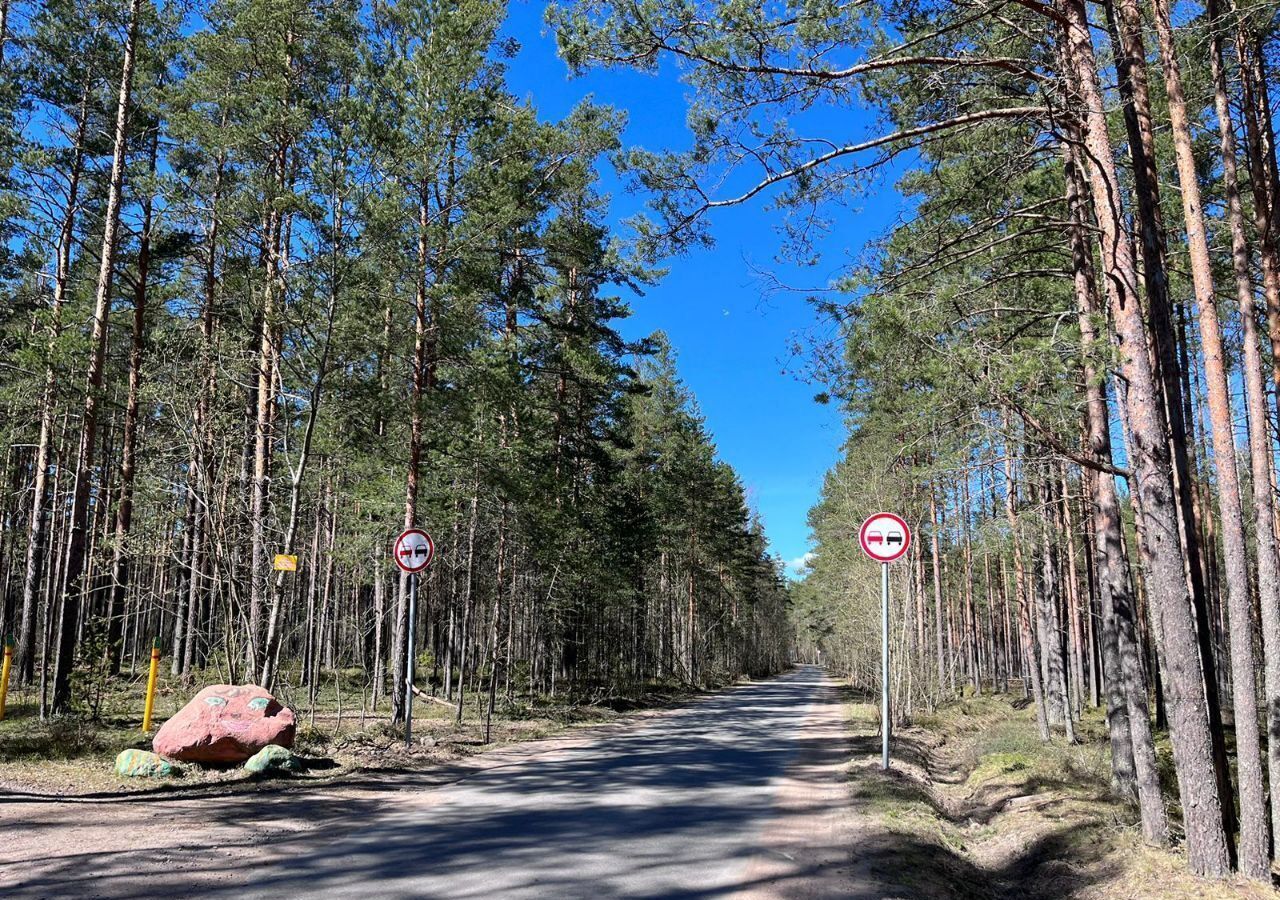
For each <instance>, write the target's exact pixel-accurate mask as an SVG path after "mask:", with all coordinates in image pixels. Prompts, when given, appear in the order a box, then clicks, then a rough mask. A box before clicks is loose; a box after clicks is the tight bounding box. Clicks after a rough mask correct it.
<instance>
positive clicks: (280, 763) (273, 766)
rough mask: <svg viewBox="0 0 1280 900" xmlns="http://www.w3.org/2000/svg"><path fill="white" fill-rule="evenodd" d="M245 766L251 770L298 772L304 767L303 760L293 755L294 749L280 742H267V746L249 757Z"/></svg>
mask: <svg viewBox="0 0 1280 900" xmlns="http://www.w3.org/2000/svg"><path fill="white" fill-rule="evenodd" d="M244 767H245V770H246V771H249V772H266V771H269V770H279V771H283V772H296V771H298V770H299V769H301V768H302V761H301V760H299V759H298V757H296V756H294V755H293V751H291V750H289V749H288V748H286V747H281V746H280V745H279V744H267V746H265V747H263V748H262V749H261V750H259V751H258V752H257V753H255V754H253V756H251V757H249V761H248V762H247V763H245V764H244Z"/></svg>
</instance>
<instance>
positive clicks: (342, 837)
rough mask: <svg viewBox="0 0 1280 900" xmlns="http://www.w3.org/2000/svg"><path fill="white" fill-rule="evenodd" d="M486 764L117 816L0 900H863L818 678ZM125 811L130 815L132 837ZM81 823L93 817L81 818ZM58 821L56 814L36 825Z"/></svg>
mask: <svg viewBox="0 0 1280 900" xmlns="http://www.w3.org/2000/svg"><path fill="white" fill-rule="evenodd" d="M485 757H489V759H488V760H487V762H486V763H485V764H483V766H482V767H480V768H478V769H476V770H474V771H471V772H466V773H463V774H462V775H461V776H460V777H458V778H457V779H456V780H454V781H452V782H448V783H444V784H438V783H437V784H429V783H424V782H422V781H421V780H420V779H415V778H414V777H412V776H403V777H402V778H400V779H394V780H392V781H389V782H385V783H381V784H379V785H378V786H377V788H376V790H358V791H354V792H352V791H340V790H339V791H333V792H331V793H329V794H327V795H321V796H309V797H301V798H300V797H297V796H289V795H287V794H286V795H283V796H279V797H275V798H267V799H264V798H239V799H233V798H225V799H221V798H220V799H212V800H210V799H206V800H202V801H198V802H196V801H186V802H184V803H183V804H179V805H173V804H171V805H170V806H168V807H164V806H158V805H157V804H155V803H145V802H142V801H137V802H130V803H127V804H121V805H119V806H121V807H124V808H126V819H125V820H124V821H121V823H120V826H119V828H118V829H112V831H113V833H114V834H115V835H116V836H117V838H118V841H111V840H106V841H105V842H104V841H103V840H102V839H98V843H99V845H98V846H84V847H78V848H72V852H62V853H55V852H50V853H48V854H43V855H41V854H37V855H36V858H35V859H34V860H30V858H28V860H26V861H24V862H25V863H26V864H23V865H22V869H23V872H22V876H20V877H19V878H18V879H16V883H15V881H14V880H10V878H9V877H6V876H5V874H4V873H2V872H0V885H3V884H5V883H6V882H7V883H8V884H9V885H10V890H4V891H0V893H3V894H4V895H5V896H24V897H26V896H40V897H94V896H99V897H134V896H136V897H144V896H147V897H183V896H200V897H306V898H410V897H422V898H529V897H539V898H542V897H554V898H611V897H663V898H676V897H691V898H692V897H727V896H735V897H839V896H848V895H851V894H853V893H858V891H857V890H855V889H852V888H853V885H851V884H849V883H847V882H848V880H849V879H851V878H853V877H854V876H853V874H852V871H851V869H850V867H849V866H848V861H849V854H850V851H849V849H848V847H847V846H843V845H842V839H841V833H842V817H843V813H844V807H845V799H846V795H845V788H844V786H843V784H842V781H841V777H840V766H841V763H842V761H843V760H844V759H846V758H847V744H846V736H845V732H844V729H843V726H842V717H841V710H840V705H839V700H838V697H837V695H836V693H835V691H834V689H833V688H832V686H831V685H830V683H829V682H828V681H827V680H826V679H825V677H824V676H823V674H822V672H821V671H820V670H818V669H816V668H813V667H802V668H800V669H797V670H795V671H793V672H791V673H788V674H786V675H784V676H782V677H780V678H777V679H774V680H772V681H767V682H761V683H755V684H750V685H745V686H740V687H737V688H734V689H731V690H728V691H725V692H723V693H720V694H716V695H714V696H711V697H709V698H706V699H703V700H700V701H698V702H696V703H693V704H691V705H690V706H687V707H683V708H681V709H677V710H674V711H671V712H668V713H663V714H660V715H657V716H654V717H651V718H648V719H645V720H643V721H642V722H640V723H637V724H635V725H632V726H629V727H626V728H622V729H613V730H609V731H606V732H605V733H603V734H598V735H589V736H587V737H584V738H578V739H574V740H570V741H560V742H551V743H549V744H546V745H543V746H538V745H523V746H522V747H521V748H517V749H513V750H511V751H510V752H508V751H498V752H496V753H494V754H485ZM202 804H203V812H202ZM127 807H137V812H136V823H135V824H136V828H135V830H134V831H133V834H134V837H135V838H136V839H134V840H130V837H129V835H130V827H131V826H130V824H129V821H128V818H127ZM210 807H213V808H212V809H210ZM85 814H86V815H90V816H91V815H93V812H92V807H86V808H85ZM112 814H113V815H115V816H120V815H121V810H120V809H119V808H117V809H113V810H112ZM6 818H9V817H7V816H6ZM32 818H33V817H31V816H27V817H26V821H27V824H34V825H35V827H41V822H40V813H39V811H37V814H36V815H35V817H34V818H35V820H36V821H35V822H34V823H32V822H31V819H32ZM56 820H57V817H56V816H52V817H51V818H50V819H49V821H48V822H46V823H45V825H44V827H47V828H52V827H54V825H55V823H56ZM9 824H17V823H15V822H14V821H13V820H12V819H9ZM18 827H21V825H19V826H18ZM8 828H9V825H5V827H4V830H5V831H7V830H8ZM86 833H88V832H86ZM117 843H118V846H117V845H116V844H117ZM63 844H64V845H65V842H63ZM6 857H7V859H8V862H11V863H16V862H18V860H17V859H14V858H13V857H12V856H8V855H7V854H5V853H4V850H3V847H0V869H2V868H4V867H5V866H4V864H5V862H6ZM14 871H15V870H14V869H10V870H9V872H8V876H12V875H13V874H14ZM23 876H25V877H23Z"/></svg>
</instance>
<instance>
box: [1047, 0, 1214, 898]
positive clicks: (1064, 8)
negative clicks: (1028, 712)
mask: <svg viewBox="0 0 1280 900" xmlns="http://www.w3.org/2000/svg"><path fill="white" fill-rule="evenodd" d="M1057 9H1058V10H1060V11H1061V13H1062V16H1063V19H1064V22H1063V28H1064V32H1065V34H1064V36H1065V39H1066V51H1067V54H1066V55H1067V58H1068V59H1069V61H1070V64H1071V72H1070V73H1069V76H1070V80H1071V82H1072V83H1073V86H1074V87H1075V89H1076V92H1077V94H1078V96H1079V98H1080V101H1081V103H1080V105H1081V107H1082V109H1081V112H1082V118H1083V121H1082V125H1083V128H1084V144H1085V149H1086V151H1087V157H1086V158H1087V160H1088V163H1089V187H1090V192H1091V194H1092V196H1093V205H1094V211H1095V215H1096V218H1097V223H1098V230H1099V233H1100V235H1099V236H1100V242H1101V248H1102V263H1103V270H1104V275H1105V283H1106V286H1107V294H1108V300H1109V302H1110V305H1111V312H1112V319H1113V322H1114V327H1115V331H1116V337H1117V339H1118V344H1119V347H1118V349H1119V354H1120V375H1121V377H1123V378H1124V380H1125V381H1126V382H1127V385H1128V390H1127V393H1126V406H1127V407H1128V410H1127V412H1128V422H1129V429H1130V436H1131V441H1130V447H1129V450H1130V459H1131V465H1132V467H1133V469H1134V476H1135V482H1136V484H1135V487H1136V490H1135V494H1136V495H1138V497H1139V498H1140V501H1141V505H1142V509H1143V515H1144V517H1145V519H1146V524H1147V526H1148V527H1146V528H1144V529H1143V533H1142V540H1141V542H1140V551H1141V556H1142V560H1143V564H1144V568H1145V571H1146V575H1147V587H1148V590H1149V592H1150V596H1151V600H1152V603H1153V604H1154V605H1155V606H1156V608H1157V612H1158V615H1159V618H1160V624H1161V630H1162V632H1163V638H1164V642H1163V646H1162V648H1161V650H1162V652H1161V664H1162V665H1163V667H1164V670H1165V678H1164V687H1165V691H1166V693H1167V694H1168V699H1169V714H1170V718H1171V720H1172V724H1173V752H1174V761H1175V764H1176V766H1177V771H1178V787H1179V793H1180V794H1181V799H1182V808H1183V812H1184V816H1185V823H1186V834H1187V855H1188V859H1189V862H1190V865H1191V868H1192V870H1193V871H1195V872H1196V873H1197V874H1201V875H1210V876H1224V875H1226V874H1227V873H1228V872H1229V871H1230V868H1231V857H1230V850H1229V847H1228V843H1227V835H1226V831H1225V829H1224V828H1223V821H1222V815H1223V802H1222V798H1221V796H1220V795H1219V789H1218V780H1217V774H1216V772H1215V766H1214V760H1213V738H1212V735H1211V734H1210V729H1209V716H1208V712H1207V710H1206V708H1205V703H1206V698H1205V685H1204V669H1203V665H1202V663H1201V659H1200V652H1199V647H1198V645H1197V642H1196V623H1195V618H1194V615H1193V613H1192V607H1191V597H1190V596H1189V592H1188V589H1187V580H1186V574H1185V569H1184V566H1185V564H1186V560H1185V558H1184V556H1183V551H1182V546H1181V544H1180V542H1179V540H1178V533H1179V531H1178V514H1177V509H1176V507H1175V503H1174V497H1173V476H1172V467H1171V462H1170V458H1169V440H1168V434H1167V432H1166V429H1165V423H1164V416H1163V414H1162V410H1161V404H1160V394H1159V388H1158V385H1157V383H1156V380H1155V377H1154V374H1153V372H1152V371H1151V362H1150V358H1149V357H1148V355H1147V347H1148V344H1149V336H1148V333H1147V328H1146V323H1145V322H1144V321H1143V319H1142V310H1141V306H1140V304H1139V300H1138V282H1137V271H1136V267H1135V265H1134V259H1133V254H1132V250H1131V244H1130V241H1129V235H1128V232H1127V229H1126V226H1125V223H1124V219H1123V216H1122V212H1121V209H1120V198H1121V197H1122V195H1123V194H1122V190H1121V185H1120V179H1119V177H1118V175H1117V173H1116V169H1115V157H1114V155H1113V150H1112V147H1111V138H1110V136H1109V135H1108V133H1107V121H1106V107H1105V103H1104V100H1103V97H1102V90H1101V88H1100V86H1099V81H1098V72H1097V63H1096V60H1095V57H1094V52H1093V40H1092V37H1091V36H1090V34H1089V23H1088V18H1087V15H1086V13H1085V7H1084V3H1083V2H1082V0H1059V2H1058V6H1057Z"/></svg>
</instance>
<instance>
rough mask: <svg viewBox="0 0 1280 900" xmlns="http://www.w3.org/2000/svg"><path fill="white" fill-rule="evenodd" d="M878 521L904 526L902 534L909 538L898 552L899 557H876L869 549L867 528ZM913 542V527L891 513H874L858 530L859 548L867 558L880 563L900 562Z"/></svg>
mask: <svg viewBox="0 0 1280 900" xmlns="http://www.w3.org/2000/svg"><path fill="white" fill-rule="evenodd" d="M876 519H893V521H895V522H897V523H898V524H899V525H901V526H902V533H903V534H905V535H906V536H907V540H906V543H904V544H903V545H902V549H901V550H899V551H898V553H897V555H895V556H891V557H889V558H888V559H886V558H884V557H883V556H876V555H875V554H874V553H872V552H871V551H870V550H868V549H867V541H866V534H867V526H868V525H870V524H871V523H872V522H873V521H875V520H876ZM912 540H913V538H912V535H911V526H910V525H908V524H907V523H906V521H905V520H904V519H903V518H902V517H901V516H899V515H897V514H895V513H891V512H878V513H872V514H871V515H869V516H867V518H866V521H864V522H863V523H862V527H861V528H859V529H858V546H860V547H861V548H862V552H863V553H865V554H867V556H869V557H870V558H871V559H873V560H875V561H876V562H878V563H891V562H897V561H898V560H900V559H902V557H904V556H906V554H907V551H908V550H910V549H911V541H912Z"/></svg>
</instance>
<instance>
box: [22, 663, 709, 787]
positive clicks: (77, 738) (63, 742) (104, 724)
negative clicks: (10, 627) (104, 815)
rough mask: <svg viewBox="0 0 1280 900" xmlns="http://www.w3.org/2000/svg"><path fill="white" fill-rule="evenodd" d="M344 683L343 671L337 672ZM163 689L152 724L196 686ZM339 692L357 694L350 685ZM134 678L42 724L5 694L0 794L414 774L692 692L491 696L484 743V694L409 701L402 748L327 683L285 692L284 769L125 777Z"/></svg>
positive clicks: (31, 708)
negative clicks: (290, 751)
mask: <svg viewBox="0 0 1280 900" xmlns="http://www.w3.org/2000/svg"><path fill="white" fill-rule="evenodd" d="M343 680H344V681H345V680H346V679H345V678H344V679H343ZM199 687H200V684H199V683H196V684H193V685H192V686H190V687H184V686H182V685H177V684H174V685H170V686H168V687H167V688H166V689H165V690H163V691H162V692H161V693H160V694H159V695H158V696H157V701H156V703H157V713H156V721H157V723H162V722H163V721H164V720H165V719H166V718H167V717H168V716H170V715H172V714H173V713H175V712H176V711H177V710H178V709H180V708H181V707H182V705H183V703H184V702H185V701H186V700H187V699H189V697H191V696H193V695H194V694H195V693H196V691H197V690H199ZM352 687H354V688H355V690H349V691H348V692H347V697H348V698H350V697H351V696H356V697H358V698H359V697H361V696H362V695H361V694H360V693H359V686H358V685H352ZM137 691H138V685H137V684H136V683H135V680H132V679H123V680H122V681H121V682H120V683H119V684H118V685H116V686H115V687H114V688H113V690H111V691H110V692H108V694H107V697H106V699H105V701H104V703H103V704H102V705H101V707H100V708H99V709H98V710H96V712H97V716H96V718H94V717H93V716H90V715H73V716H62V717H56V718H51V719H47V720H45V721H41V720H40V718H39V716H38V713H37V704H36V702H35V697H36V695H35V692H34V691H33V690H31V691H14V692H11V694H10V705H9V710H8V712H7V714H6V717H5V718H4V719H3V720H0V802H2V801H3V798H4V797H5V796H6V795H8V796H11V797H17V796H21V797H25V798H47V799H50V800H57V799H59V798H66V799H76V798H79V799H93V800H107V799H110V798H112V797H114V796H120V797H128V796H137V795H140V794H153V793H165V794H177V795H187V794H189V795H192V796H201V795H209V794H221V793H226V792H230V791H238V790H255V789H257V788H258V787H259V786H261V785H263V784H264V782H268V781H270V782H272V786H273V787H278V786H280V785H281V784H282V783H287V784H288V785H289V786H290V787H295V786H296V787H300V788H301V787H305V786H306V785H307V784H320V783H331V782H333V781H335V780H341V779H343V778H345V777H348V776H355V775H358V774H360V773H367V772H379V771H413V770H420V769H429V768H431V767H435V766H439V765H441V764H447V763H451V762H457V761H459V760H464V759H466V758H468V757H472V756H475V755H477V754H479V753H484V752H486V751H489V750H493V749H496V748H499V747H504V746H508V745H511V744H517V743H522V742H526V741H531V740H538V739H542V738H548V737H554V736H559V735H563V734H565V733H568V732H569V731H570V730H572V729H576V728H579V727H581V726H593V725H605V724H609V723H621V722H625V721H630V720H631V719H632V718H635V717H636V716H640V715H644V714H645V713H646V712H649V711H653V710H658V709H663V708H667V707H670V706H672V705H675V704H677V703H679V702H681V701H683V700H688V699H690V698H691V697H693V696H695V693H696V692H692V691H688V690H683V689H678V688H675V687H671V686H668V685H654V686H652V687H651V689H650V690H648V691H646V692H644V693H643V694H640V695H638V696H635V697H612V696H604V697H601V698H598V699H594V700H590V699H588V700H583V701H581V702H566V701H562V702H556V701H553V700H548V699H543V700H539V701H536V702H535V701H529V700H523V701H520V702H512V703H506V702H503V701H502V700H501V698H500V699H499V702H498V704H497V708H496V711H495V713H494V715H493V718H492V722H491V730H490V734H489V736H488V737H489V739H488V741H486V734H485V731H486V727H485V706H486V704H487V702H488V697H487V695H485V694H477V695H475V696H469V697H467V698H466V700H465V701H464V715H463V722H462V724H458V723H457V721H456V715H457V706H456V703H455V704H446V703H445V701H444V700H443V699H440V698H432V699H425V700H424V699H417V700H415V702H414V715H413V741H412V744H411V745H409V746H406V745H405V741H404V727H403V725H401V724H393V723H392V722H391V717H390V712H389V707H390V701H388V700H386V699H384V700H383V701H382V702H381V703H380V704H379V706H378V708H376V709H370V708H368V704H367V703H366V704H364V705H363V706H361V705H359V702H360V701H359V700H357V705H356V706H355V707H354V708H353V707H352V706H351V704H350V700H349V699H348V701H347V705H346V706H345V707H344V706H342V705H341V704H340V703H339V702H338V699H337V698H338V696H339V695H338V694H337V693H336V692H335V691H334V690H333V685H332V682H330V683H329V685H328V686H327V689H326V691H324V692H322V693H320V694H318V695H317V697H316V698H315V700H314V702H312V701H310V700H309V699H306V698H295V697H289V696H288V694H287V692H285V693H282V698H283V699H285V702H286V703H288V704H289V705H291V706H292V708H294V709H295V711H296V713H297V716H298V729H297V740H296V743H295V745H294V750H295V751H296V752H297V754H298V755H299V757H300V758H301V760H302V762H303V764H304V768H303V770H302V771H300V772H296V773H291V774H289V775H282V774H280V773H272V774H270V775H266V774H264V775H252V774H250V773H247V772H246V771H245V770H244V769H243V768H241V767H239V766H226V767H217V766H197V765H182V766H181V770H182V774H181V775H180V776H178V777H174V778H170V779H164V780H158V779H145V778H144V779H139V778H125V777H121V776H119V775H116V774H115V772H114V771H113V761H114V759H115V757H116V754H118V753H119V752H120V751H122V750H126V749H130V748H136V749H150V748H151V741H152V738H153V736H154V734H155V730H154V729H153V730H152V732H151V733H150V734H144V733H143V732H142V731H141V729H140V728H139V726H138V716H137V715H134V714H133V712H132V707H133V706H138V707H139V708H140V703H136V702H135V701H136V700H137V698H136V697H135V696H134V695H135V694H136V693H137Z"/></svg>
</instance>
